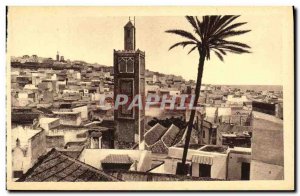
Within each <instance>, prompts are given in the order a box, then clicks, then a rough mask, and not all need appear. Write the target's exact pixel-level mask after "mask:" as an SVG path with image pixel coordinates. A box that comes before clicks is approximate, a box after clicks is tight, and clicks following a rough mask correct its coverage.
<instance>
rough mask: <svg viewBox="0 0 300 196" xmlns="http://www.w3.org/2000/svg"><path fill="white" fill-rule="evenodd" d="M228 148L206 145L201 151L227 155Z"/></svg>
mask: <svg viewBox="0 0 300 196" xmlns="http://www.w3.org/2000/svg"><path fill="white" fill-rule="evenodd" d="M227 149H228V147H227V146H214V145H206V146H203V147H202V148H200V149H199V150H200V151H204V152H217V153H222V154H226V152H227Z"/></svg>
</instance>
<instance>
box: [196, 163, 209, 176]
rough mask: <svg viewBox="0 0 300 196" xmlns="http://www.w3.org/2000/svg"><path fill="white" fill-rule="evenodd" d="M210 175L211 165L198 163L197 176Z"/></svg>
mask: <svg viewBox="0 0 300 196" xmlns="http://www.w3.org/2000/svg"><path fill="white" fill-rule="evenodd" d="M210 176H211V165H208V164H199V177H210Z"/></svg>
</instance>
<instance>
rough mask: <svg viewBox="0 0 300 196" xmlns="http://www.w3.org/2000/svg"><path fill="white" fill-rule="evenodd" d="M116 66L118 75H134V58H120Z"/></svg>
mask: <svg viewBox="0 0 300 196" xmlns="http://www.w3.org/2000/svg"><path fill="white" fill-rule="evenodd" d="M118 65H119V72H120V73H134V57H120V58H119V60H118Z"/></svg>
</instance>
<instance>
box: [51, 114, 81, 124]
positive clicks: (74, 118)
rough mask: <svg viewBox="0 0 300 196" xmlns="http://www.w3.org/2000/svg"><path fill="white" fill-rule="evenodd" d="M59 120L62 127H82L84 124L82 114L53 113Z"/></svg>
mask: <svg viewBox="0 0 300 196" xmlns="http://www.w3.org/2000/svg"><path fill="white" fill-rule="evenodd" d="M53 113H54V114H55V115H56V116H57V117H58V118H59V119H60V124H61V125H70V126H80V125H81V123H82V119H81V112H75V111H74V112H73V111H71V112H69V111H68V112H60V111H54V112H53Z"/></svg>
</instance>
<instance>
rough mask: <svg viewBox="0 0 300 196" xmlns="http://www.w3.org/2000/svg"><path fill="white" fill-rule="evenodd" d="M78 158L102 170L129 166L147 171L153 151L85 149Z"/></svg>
mask: <svg viewBox="0 0 300 196" xmlns="http://www.w3.org/2000/svg"><path fill="white" fill-rule="evenodd" d="M129 158H130V159H129ZM78 160H80V161H82V162H84V163H86V164H89V165H91V166H93V167H95V168H97V169H100V170H102V169H109V170H118V169H120V168H121V170H124V169H125V168H127V169H128V170H132V171H144V172H145V171H148V170H149V169H151V152H150V151H146V150H123V149H121V150H119V149H84V150H83V151H82V153H81V154H80V156H79V157H78ZM102 163H103V164H102ZM130 163H131V164H130ZM120 164H121V165H120ZM129 164H130V166H128V165H129ZM128 167H129V168H128Z"/></svg>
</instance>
